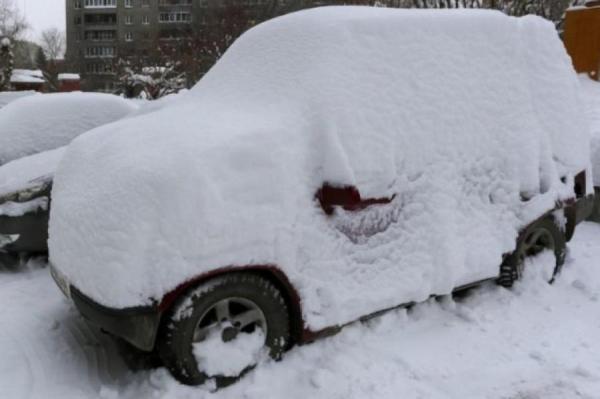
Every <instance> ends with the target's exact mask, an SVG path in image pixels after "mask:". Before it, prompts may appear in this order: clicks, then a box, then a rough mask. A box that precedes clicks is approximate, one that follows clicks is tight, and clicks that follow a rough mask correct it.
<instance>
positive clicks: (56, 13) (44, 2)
mask: <svg viewBox="0 0 600 399" xmlns="http://www.w3.org/2000/svg"><path fill="white" fill-rule="evenodd" d="M16 2H17V4H18V6H19V8H20V9H21V11H22V12H23V14H25V16H26V17H27V21H29V25H30V26H31V28H30V30H29V32H28V34H27V37H28V38H29V39H30V40H34V41H37V39H38V37H39V35H40V32H41V31H43V30H44V29H47V28H52V27H56V28H59V29H60V30H63V31H64V30H65V0H16Z"/></svg>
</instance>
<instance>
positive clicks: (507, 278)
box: [498, 217, 567, 287]
mask: <svg viewBox="0 0 600 399" xmlns="http://www.w3.org/2000/svg"><path fill="white" fill-rule="evenodd" d="M566 249H567V246H566V239H565V234H564V233H563V232H562V231H561V230H560V228H559V227H558V226H557V225H556V223H555V222H554V219H553V218H552V217H546V218H543V219H541V220H540V221H538V222H536V223H534V224H532V225H531V226H529V227H528V228H527V229H526V230H525V232H524V233H523V234H521V236H520V238H519V241H518V242H517V248H516V249H515V251H514V252H513V253H512V254H510V255H509V256H507V257H506V259H505V260H504V262H503V263H502V266H501V267H500V277H499V279H498V283H499V284H500V285H502V286H504V287H512V285H513V284H514V282H515V281H517V280H519V279H520V278H521V277H522V276H523V271H524V267H525V260H526V259H527V258H531V257H534V256H536V255H538V254H540V253H541V252H543V251H545V250H549V251H552V252H553V253H554V258H555V263H554V264H553V265H552V266H551V267H552V271H551V273H550V277H549V281H548V282H549V283H552V282H553V281H554V279H555V277H556V275H557V274H558V273H559V272H560V269H561V268H562V266H563V264H564V262H565V255H566Z"/></svg>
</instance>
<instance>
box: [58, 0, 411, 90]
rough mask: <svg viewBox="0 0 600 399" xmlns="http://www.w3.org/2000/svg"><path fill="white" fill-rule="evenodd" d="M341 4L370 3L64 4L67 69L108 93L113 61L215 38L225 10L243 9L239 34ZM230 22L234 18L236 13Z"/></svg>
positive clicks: (163, 0)
mask: <svg viewBox="0 0 600 399" xmlns="http://www.w3.org/2000/svg"><path fill="white" fill-rule="evenodd" d="M397 1H399V0H392V1H391V2H397ZM343 3H345V4H348V3H351V4H352V3H353V4H357V3H358V4H369V3H373V1H369V0H354V1H352V0H350V1H348V0H346V1H342V0H337V1H336V0H333V1H315V0H67V1H66V20H67V28H66V32H67V52H66V60H67V63H68V64H69V68H71V69H72V70H74V71H77V72H79V74H80V75H81V87H82V89H83V90H90V91H112V90H113V89H114V88H115V84H116V82H117V76H116V73H117V68H118V60H120V59H124V60H126V59H131V58H133V57H144V55H146V54H148V53H149V52H151V51H152V50H155V49H156V48H157V46H159V45H161V43H168V42H169V41H170V42H171V43H176V42H177V41H178V40H179V39H181V38H184V37H187V38H189V37H192V38H194V40H202V38H203V37H207V38H208V39H209V40H214V34H215V32H217V34H219V33H218V32H219V29H220V28H222V25H224V24H226V23H227V22H226V21H224V18H228V17H227V10H226V7H230V8H231V7H233V8H234V9H237V10H238V11H239V9H240V8H242V9H243V11H244V12H243V14H244V16H243V19H244V21H242V24H243V25H244V26H243V27H242V28H241V30H242V31H243V30H244V29H245V28H246V27H249V26H252V25H254V24H256V23H259V22H261V21H263V20H265V19H268V18H271V17H274V16H277V15H280V14H283V13H286V12H290V11H294V10H297V9H300V8H306V7H311V6H315V5H323V4H343ZM219 13H220V14H219ZM215 16H216V17H215ZM224 16H225V17H224ZM231 18H236V15H235V11H233V15H231ZM237 29H238V30H236V31H235V34H236V35H237V34H239V33H240V32H239V30H240V27H239V26H238V27H237Z"/></svg>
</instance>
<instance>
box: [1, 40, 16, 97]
mask: <svg viewBox="0 0 600 399" xmlns="http://www.w3.org/2000/svg"><path fill="white" fill-rule="evenodd" d="M13 68H14V55H13V52H12V44H11V41H10V40H9V39H8V38H7V37H5V38H3V39H1V40H0V91H3V90H8V89H10V78H11V76H12V71H13Z"/></svg>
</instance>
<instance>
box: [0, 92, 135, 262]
mask: <svg viewBox="0 0 600 399" xmlns="http://www.w3.org/2000/svg"><path fill="white" fill-rule="evenodd" d="M135 109H137V107H136V106H134V105H132V104H131V103H130V102H128V101H126V100H123V99H122V98H119V97H117V96H112V95H108V94H95V93H94V94H92V93H66V94H44V95H35V96H28V97H24V98H21V99H18V100H15V101H12V102H10V103H9V104H8V105H7V106H6V107H4V108H2V109H0V127H1V130H0V262H2V263H13V262H15V261H17V260H18V259H19V258H20V257H21V256H22V255H25V254H26V255H28V256H29V255H38V254H46V253H47V251H48V246H47V237H48V216H49V205H50V191H51V187H52V177H53V175H54V171H55V170H56V166H57V165H58V162H59V161H60V158H61V156H62V154H63V153H64V148H62V147H63V146H64V145H66V144H68V143H69V142H70V141H71V140H72V139H73V138H75V137H76V136H78V135H80V134H82V133H84V132H86V131H87V130H90V129H93V128H95V127H98V126H101V125H104V124H107V123H110V122H113V121H116V120H118V119H121V118H123V117H125V116H126V115H129V114H130V113H131V112H132V111H134V110H135Z"/></svg>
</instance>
